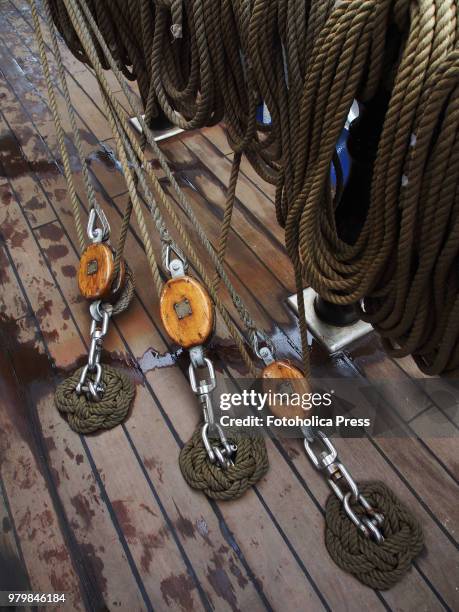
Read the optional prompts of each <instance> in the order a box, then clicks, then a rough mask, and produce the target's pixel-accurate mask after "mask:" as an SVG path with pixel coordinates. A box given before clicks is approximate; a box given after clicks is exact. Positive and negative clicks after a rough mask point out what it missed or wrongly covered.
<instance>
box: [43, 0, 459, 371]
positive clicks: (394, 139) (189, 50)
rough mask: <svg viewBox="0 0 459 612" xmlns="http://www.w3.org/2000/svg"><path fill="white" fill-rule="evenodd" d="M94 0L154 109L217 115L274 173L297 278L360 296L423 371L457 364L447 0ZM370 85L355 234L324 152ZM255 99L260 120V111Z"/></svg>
mask: <svg viewBox="0 0 459 612" xmlns="http://www.w3.org/2000/svg"><path fill="white" fill-rule="evenodd" d="M88 5H89V7H90V8H91V11H92V14H93V16H94V19H95V20H96V22H97V24H98V26H99V28H100V30H101V32H102V33H103V36H104V38H105V40H106V41H107V42H108V43H109V45H110V49H111V50H112V51H113V54H114V57H115V58H116V60H117V62H118V64H119V66H120V67H121V68H122V70H123V73H124V74H125V75H126V77H127V78H130V79H134V78H136V79H137V81H138V84H139V89H140V93H141V97H142V100H143V103H144V107H145V109H146V117H147V119H148V120H151V119H152V117H153V116H154V115H155V114H157V113H158V112H159V110H161V111H162V112H163V113H164V114H165V115H166V116H167V117H168V118H169V119H170V120H171V121H172V122H173V123H176V124H177V125H180V126H181V127H184V128H196V127H202V126H204V125H211V124H214V123H216V122H218V121H220V120H221V119H223V118H224V120H225V122H226V125H227V128H228V134H229V141H230V143H231V145H232V147H233V149H234V151H244V152H245V154H246V156H247V157H248V159H249V160H250V162H251V163H252V164H253V166H254V167H255V169H256V170H257V171H258V173H259V174H260V176H262V177H263V178H264V179H266V180H268V181H270V182H272V183H274V184H276V185H277V195H276V213H277V218H278V220H279V222H280V223H281V225H282V226H284V227H285V235H286V245H287V249H288V252H289V255H290V257H291V259H292V262H293V264H294V266H295V268H296V270H297V278H298V285H299V289H300V288H301V289H302V287H303V286H304V285H305V284H309V285H311V286H312V287H313V288H314V289H315V290H316V291H317V292H318V293H319V294H320V295H321V296H322V297H324V298H325V299H327V300H330V301H332V302H335V303H338V304H349V303H355V302H357V301H359V300H361V299H364V310H365V315H364V316H365V318H366V319H367V320H368V321H370V322H371V323H372V324H373V326H374V327H375V329H376V330H377V331H378V332H379V333H380V334H381V336H382V338H383V342H384V346H385V348H386V349H387V351H388V352H389V353H390V354H392V355H395V356H398V357H401V356H404V355H409V354H412V355H413V357H414V358H415V360H416V362H417V364H418V366H419V367H420V368H421V369H422V370H423V371H424V372H426V373H427V374H441V373H449V374H454V373H456V374H457V373H458V371H459V274H458V268H459V265H458V249H459V214H458V210H459V203H458V202H459V200H458V176H459V154H458V149H459V147H458V131H457V124H458V116H459V114H458V108H459V107H458V105H459V89H458V82H459V51H458V46H457V45H458V31H459V26H458V23H459V22H458V7H457V2H456V1H455V0H343V1H341V2H339V3H338V2H337V3H335V2H334V1H333V0H310V1H308V2H304V1H303V0H301V1H296V2H292V1H291V0H276V1H272V0H252V1H249V0H247V1H245V2H242V1H235V0H233V1H231V0H189V1H187V2H182V1H181V0H154V1H152V0H130V1H129V2H124V1H122V0H104V1H102V0H91V1H90V2H88ZM51 7H52V11H53V18H54V20H55V22H56V24H57V25H58V27H59V29H60V31H61V33H62V35H63V36H64V38H65V40H66V42H67V44H68V45H69V47H70V49H71V50H72V51H73V52H74V54H75V55H76V56H77V57H78V58H79V59H82V60H83V61H88V60H87V57H86V55H85V52H84V50H83V48H82V46H81V43H80V41H79V39H78V37H77V36H76V34H75V31H74V29H73V27H72V25H71V22H70V20H69V18H68V16H67V14H66V11H65V10H64V9H63V8H62V3H61V2H58V1H57V0H52V2H51ZM174 35H175V36H176V37H174ZM177 35H178V37H177ZM96 48H97V49H98V51H99V56H100V60H101V62H102V64H103V65H104V66H105V67H107V63H106V60H105V58H104V55H103V53H102V52H101V50H100V47H99V46H98V45H97V44H96ZM378 96H387V97H388V99H389V103H388V106H387V110H386V112H385V116H384V118H383V119H384V121H383V125H382V130H381V133H380V136H379V139H378V143H377V152H376V156H375V159H374V162H373V164H372V170H371V190H370V193H369V194H368V201H367V202H362V207H361V221H362V227H361V229H360V232H359V235H358V237H357V238H356V240H355V243H354V244H349V243H347V242H345V241H344V240H342V239H341V237H340V234H339V232H338V230H337V227H336V223H335V218H334V210H335V208H336V207H337V206H338V204H339V198H340V196H341V192H342V189H341V188H340V185H338V186H337V189H336V190H335V193H334V196H333V193H332V190H331V188H330V164H331V163H334V164H335V166H337V165H338V164H339V161H338V160H337V159H336V155H335V144H336V142H337V140H338V138H339V135H340V133H341V130H342V128H343V126H344V123H345V121H346V117H347V113H348V110H349V108H350V106H351V103H352V101H353V100H354V99H355V98H356V99H358V100H359V101H360V102H362V103H363V104H366V103H367V102H369V101H371V100H372V99H374V98H375V97H378ZM262 100H263V101H264V102H265V103H266V105H267V107H268V110H269V112H270V114H271V118H272V123H271V125H269V126H266V125H262V124H260V123H257V121H256V107H257V104H259V103H260V102H261V101H262ZM337 175H338V178H339V177H340V172H337ZM299 298H300V300H299V301H300V307H301V296H300V295H299ZM300 323H301V324H302V320H301V319H300ZM305 334H306V330H305V326H304V325H302V336H303V338H305ZM303 347H304V348H305V347H306V343H305V340H304V341H303Z"/></svg>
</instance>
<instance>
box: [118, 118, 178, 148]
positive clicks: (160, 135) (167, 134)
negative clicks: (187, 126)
mask: <svg viewBox="0 0 459 612" xmlns="http://www.w3.org/2000/svg"><path fill="white" fill-rule="evenodd" d="M144 116H145V115H142V118H143V117H144ZM129 121H130V122H131V123H132V125H133V126H134V127H135V129H136V130H137V131H138V132H139V134H141V133H142V131H143V130H142V126H141V125H140V121H139V120H138V118H137V117H131V118H130V119H129ZM152 132H153V136H154V139H155V142H160V141H161V140H166V138H172V136H176V135H177V134H181V133H182V132H183V130H182V128H179V127H177V126H175V125H171V126H168V127H166V128H164V129H162V130H152Z"/></svg>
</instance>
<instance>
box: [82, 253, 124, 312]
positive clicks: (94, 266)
mask: <svg viewBox="0 0 459 612" xmlns="http://www.w3.org/2000/svg"><path fill="white" fill-rule="evenodd" d="M120 272H121V271H120ZM114 274H115V265H114V258H113V253H112V250H111V248H110V247H109V246H108V245H106V244H103V243H102V244H91V245H90V246H88V248H87V249H86V250H85V251H84V253H83V254H82V256H81V258H80V268H79V270H78V286H79V288H80V292H81V294H82V295H83V296H84V297H85V298H87V299H88V300H97V299H106V298H108V297H109V296H110V295H111V291H112V283H113V278H114Z"/></svg>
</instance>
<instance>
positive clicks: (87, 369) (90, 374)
mask: <svg viewBox="0 0 459 612" xmlns="http://www.w3.org/2000/svg"><path fill="white" fill-rule="evenodd" d="M89 312H90V314H91V318H92V321H91V331H90V336H91V343H90V345H89V351H88V363H87V364H86V365H85V366H84V368H83V370H82V371H81V376H80V380H79V381H78V384H77V386H76V392H77V393H78V395H81V394H82V393H84V394H85V395H86V397H87V399H88V400H90V401H93V402H99V401H100V400H101V399H102V397H103V394H104V391H105V389H104V385H103V383H102V382H101V379H102V366H101V364H100V358H101V354H102V344H103V340H104V338H105V336H106V335H107V332H108V326H109V323H110V318H111V316H112V313H113V307H112V306H111V304H102V302H101V301H100V300H97V301H95V302H93V303H92V304H91V306H90V307H89Z"/></svg>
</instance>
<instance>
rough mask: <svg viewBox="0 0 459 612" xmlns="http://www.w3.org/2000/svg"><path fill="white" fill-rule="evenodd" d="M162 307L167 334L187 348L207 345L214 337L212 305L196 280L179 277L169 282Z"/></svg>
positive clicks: (166, 285)
mask: <svg viewBox="0 0 459 612" xmlns="http://www.w3.org/2000/svg"><path fill="white" fill-rule="evenodd" d="M159 307H160V314H161V320H162V322H163V325H164V328H165V330H166V332H167V334H168V335H169V337H170V338H171V339H172V340H173V341H174V342H176V343H177V344H180V346H183V348H191V347H193V346H198V345H199V344H204V342H206V340H208V338H209V336H210V335H211V334H212V331H213V328H214V309H213V306H212V302H211V299H210V297H209V295H208V293H207V291H206V290H205V289H204V287H203V286H202V285H201V283H199V282H198V281H197V280H196V279H195V278H192V277H191V276H179V277H177V278H171V279H170V280H168V281H167V283H166V284H165V285H164V287H163V290H162V292H161V298H160V303H159Z"/></svg>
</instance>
